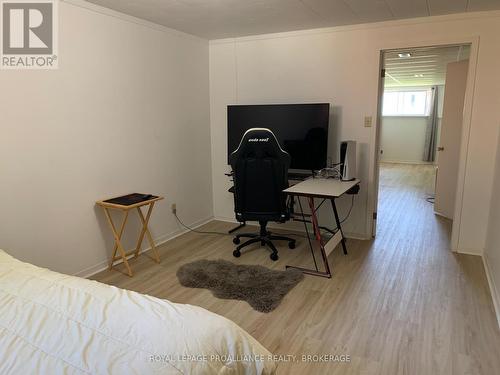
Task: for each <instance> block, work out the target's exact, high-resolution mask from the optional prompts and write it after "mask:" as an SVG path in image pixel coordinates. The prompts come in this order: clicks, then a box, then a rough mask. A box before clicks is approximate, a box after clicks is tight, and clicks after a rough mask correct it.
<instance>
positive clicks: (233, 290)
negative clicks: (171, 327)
mask: <svg viewBox="0 0 500 375" xmlns="http://www.w3.org/2000/svg"><path fill="white" fill-rule="evenodd" d="M177 278H178V279H179V281H180V283H181V285H183V286H185V287H188V288H205V289H209V290H211V291H212V294H213V295H214V296H215V297H217V298H223V299H238V300H244V301H247V302H248V303H249V304H250V306H252V307H253V308H254V309H255V310H257V311H260V312H264V313H267V312H271V311H273V310H274V309H275V308H276V307H278V305H279V304H280V303H281V300H282V299H283V297H285V296H286V294H287V293H288V292H289V291H290V290H292V289H293V287H294V286H295V285H297V284H298V283H299V282H300V281H301V280H302V279H303V278H304V275H303V274H302V272H301V271H299V270H296V269H288V270H286V271H274V270H271V269H269V268H266V267H263V266H253V265H239V264H234V263H231V262H228V261H225V260H198V261H196V262H192V263H187V264H184V265H183V266H181V267H180V268H179V269H178V270H177Z"/></svg>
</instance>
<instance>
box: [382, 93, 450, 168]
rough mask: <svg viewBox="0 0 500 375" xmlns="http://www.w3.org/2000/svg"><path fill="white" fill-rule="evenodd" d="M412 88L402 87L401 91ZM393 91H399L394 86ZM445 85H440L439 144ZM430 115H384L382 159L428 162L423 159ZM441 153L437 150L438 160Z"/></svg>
mask: <svg viewBox="0 0 500 375" xmlns="http://www.w3.org/2000/svg"><path fill="white" fill-rule="evenodd" d="M411 89H412V88H406V87H401V88H400V89H399V90H400V91H405V90H411ZM391 91H397V89H394V88H392V89H391ZM443 101H444V86H443V85H440V86H438V132H437V137H436V145H439V138H440V135H441V134H440V133H441V118H442V117H443ZM427 122H428V117H426V116H384V117H382V122H381V127H380V130H381V135H380V148H381V150H383V151H384V152H383V154H382V155H381V156H380V160H381V161H384V162H395V163H415V164H421V163H426V162H424V161H422V158H423V156H424V148H425V135H426V132H427ZM438 155H439V153H438V152H436V160H437V156H438Z"/></svg>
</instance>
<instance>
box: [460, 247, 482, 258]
mask: <svg viewBox="0 0 500 375" xmlns="http://www.w3.org/2000/svg"><path fill="white" fill-rule="evenodd" d="M453 252H455V253H458V254H464V255H474V256H477V257H482V256H483V255H482V254H481V252H478V251H477V250H471V249H456V250H453Z"/></svg>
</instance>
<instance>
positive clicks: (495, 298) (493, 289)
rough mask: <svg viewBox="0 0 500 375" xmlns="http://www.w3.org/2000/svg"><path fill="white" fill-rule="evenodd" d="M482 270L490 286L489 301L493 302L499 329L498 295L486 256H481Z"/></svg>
mask: <svg viewBox="0 0 500 375" xmlns="http://www.w3.org/2000/svg"><path fill="white" fill-rule="evenodd" d="M482 258H483V265H484V270H485V272H486V278H487V279H488V285H489V286H490V294H491V299H492V300H493V307H494V309H495V314H496V316H497V323H498V328H500V294H499V293H498V289H497V288H496V286H495V282H494V281H493V277H492V276H491V270H490V266H489V265H488V259H487V257H486V254H485V255H483V256H482Z"/></svg>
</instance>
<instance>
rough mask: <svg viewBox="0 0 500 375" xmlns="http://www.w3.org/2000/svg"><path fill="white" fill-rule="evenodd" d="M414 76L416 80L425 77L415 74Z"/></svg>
mask: <svg viewBox="0 0 500 375" xmlns="http://www.w3.org/2000/svg"><path fill="white" fill-rule="evenodd" d="M413 76H414V77H416V78H422V77H423V76H424V75H423V74H414V75H413Z"/></svg>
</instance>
